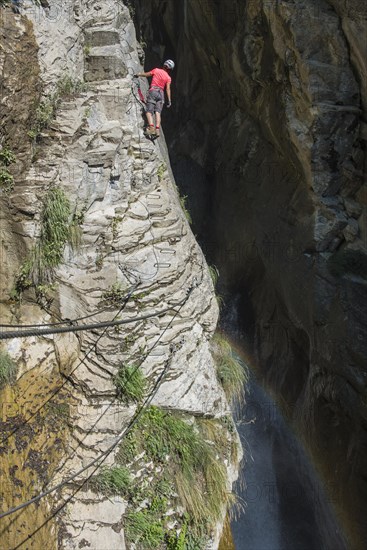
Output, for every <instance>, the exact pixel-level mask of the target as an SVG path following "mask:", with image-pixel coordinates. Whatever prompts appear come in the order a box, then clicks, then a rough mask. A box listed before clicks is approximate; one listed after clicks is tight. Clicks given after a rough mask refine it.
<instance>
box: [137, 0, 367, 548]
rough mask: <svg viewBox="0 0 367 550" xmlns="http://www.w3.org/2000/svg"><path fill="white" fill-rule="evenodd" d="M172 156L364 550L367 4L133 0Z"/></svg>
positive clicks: (283, 396) (204, 239)
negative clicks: (164, 89)
mask: <svg viewBox="0 0 367 550" xmlns="http://www.w3.org/2000/svg"><path fill="white" fill-rule="evenodd" d="M134 6H135V22H136V26H137V29H138V35H139V36H140V38H141V39H142V40H144V41H145V42H146V44H147V47H146V52H147V58H146V63H145V67H146V69H147V70H148V69H150V68H151V67H152V66H153V65H155V64H157V63H159V62H160V61H161V59H162V57H172V58H173V59H174V60H175V61H176V63H177V70H176V72H175V78H174V80H175V87H174V90H173V109H174V114H173V116H172V117H171V118H170V120H169V121H168V128H167V131H166V135H167V136H168V142H169V150H170V155H171V161H172V167H173V170H174V173H175V176H176V181H177V182H178V185H179V187H180V189H181V191H182V193H184V194H186V195H188V206H189V209H190V211H191V213H192V216H193V228H194V231H195V233H196V234H197V237H198V240H199V242H200V243H201V244H202V246H203V247H204V249H205V251H206V254H207V257H208V258H209V259H210V261H211V262H212V263H214V264H215V265H216V266H217V267H218V268H219V271H220V275H221V279H220V280H221V286H222V291H223V293H224V299H225V300H226V299H227V302H228V303H229V302H231V300H232V301H233V299H235V300H236V303H237V304H238V307H239V310H240V319H241V323H242V327H243V329H244V333H245V335H246V338H247V347H248V351H249V352H250V353H251V354H252V357H253V360H254V362H255V363H256V364H257V367H258V369H259V371H260V373H261V376H263V377H264V378H265V379H266V381H267V383H268V384H269V386H270V387H271V388H272V389H273V391H274V392H275V393H276V395H277V396H278V398H279V400H280V402H281V403H282V405H283V406H284V409H285V410H286V411H287V414H288V416H289V418H290V420H291V423H292V425H293V427H294V428H295V429H296V430H297V431H298V433H299V435H300V437H302V438H303V439H304V441H305V442H306V444H307V446H308V448H309V449H310V452H311V453H312V455H313V458H314V461H315V463H316V464H317V465H318V468H319V470H320V471H321V472H322V474H323V476H324V479H325V483H326V486H327V487H328V489H329V493H330V498H331V499H332V502H333V504H334V505H335V507H336V510H337V512H338V514H339V517H340V519H341V521H342V522H343V524H344V525H345V526H346V529H347V532H348V537H349V543H350V547H351V548H360V549H362V548H365V546H366V539H367V534H366V524H365V518H364V510H365V507H366V494H367V492H366V489H367V487H366V467H365V458H364V457H365V454H366V444H367V434H366V412H367V411H366V375H367V373H366V357H367V344H366V342H367V339H366V328H367V319H366V298H367V248H366V245H367V240H366V239H367V226H366V219H367V186H366V159H367V157H366V140H367V112H366V104H367V95H366V82H367V80H366V76H367V68H366V59H367V55H366V54H367V39H366V36H367V8H366V4H365V2H362V1H358V0H355V1H348V0H346V1H340V2H339V1H338V0H330V1H326V0H317V1H316V0H300V1H297V2H294V1H291V0H288V1H287V0H279V1H276V0H274V1H267V0H251V1H250V0H248V1H245V2H243V1H238V2H236V1H232V0H231V1H230V0H228V1H226V0H224V1H221V2H218V1H216V0H198V1H195V2H194V1H193V0H185V1H182V2H179V3H173V2H158V1H155V0H151V1H150V2H145V1H144V2H142V1H138V0H137V1H135V2H134Z"/></svg>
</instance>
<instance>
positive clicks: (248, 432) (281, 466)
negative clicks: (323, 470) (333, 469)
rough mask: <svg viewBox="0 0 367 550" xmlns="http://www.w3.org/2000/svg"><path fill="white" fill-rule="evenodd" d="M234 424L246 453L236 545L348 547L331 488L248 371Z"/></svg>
mask: <svg viewBox="0 0 367 550" xmlns="http://www.w3.org/2000/svg"><path fill="white" fill-rule="evenodd" d="M232 305H234V304H232ZM229 309H230V311H229V312H228V310H227V316H226V319H225V321H224V323H223V325H224V328H225V331H226V333H227V335H230V339H231V340H232V342H234V343H235V346H236V347H237V349H238V350H239V349H240V348H241V347H243V344H244V340H243V335H241V333H240V330H239V329H238V327H239V324H238V323H237V322H236V321H237V320H238V312H237V311H236V308H235V307H233V308H229ZM231 309H232V311H231ZM240 353H241V352H240ZM236 424H237V429H238V432H239V434H240V438H241V441H242V445H243V448H244V453H245V459H244V461H243V465H242V469H241V472H240V478H239V482H238V483H237V486H236V487H235V492H236V493H237V495H238V496H239V501H240V502H242V509H240V510H239V511H238V512H237V514H236V517H235V518H234V519H233V520H232V523H231V528H232V535H233V541H234V545H235V549H236V550H347V549H348V545H347V544H346V542H345V539H344V535H343V531H342V529H341V527H340V525H339V524H338V521H337V519H336V516H335V514H334V510H333V497H332V491H326V490H325V488H324V487H323V485H322V482H321V480H320V478H319V476H318V474H317V472H316V470H315V468H314V466H313V464H312V463H311V462H310V459H309V457H308V455H307V454H306V452H305V450H304V448H303V447H302V444H301V443H300V442H299V440H298V439H297V438H296V436H295V434H294V432H293V431H292V430H291V429H290V427H289V426H288V424H287V423H286V421H285V419H284V417H283V415H282V413H281V411H280V409H279V408H278V407H277V406H276V404H275V402H274V400H273V399H272V398H271V396H270V395H269V394H268V393H267V392H266V391H265V390H264V389H263V387H262V384H261V381H258V380H256V378H255V376H254V375H253V374H250V380H249V383H248V385H247V395H246V404H245V405H243V406H242V409H241V410H239V411H238V412H237V422H236Z"/></svg>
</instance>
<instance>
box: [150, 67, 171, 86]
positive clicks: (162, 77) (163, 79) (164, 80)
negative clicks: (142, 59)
mask: <svg viewBox="0 0 367 550" xmlns="http://www.w3.org/2000/svg"><path fill="white" fill-rule="evenodd" d="M150 72H151V73H152V75H153V80H152V83H151V85H150V89H152V88H153V87H154V86H157V87H158V88H161V89H162V90H164V88H165V87H166V85H167V84H170V83H171V81H172V78H171V77H170V75H169V74H168V73H167V71H165V70H164V69H152V70H151V71H150Z"/></svg>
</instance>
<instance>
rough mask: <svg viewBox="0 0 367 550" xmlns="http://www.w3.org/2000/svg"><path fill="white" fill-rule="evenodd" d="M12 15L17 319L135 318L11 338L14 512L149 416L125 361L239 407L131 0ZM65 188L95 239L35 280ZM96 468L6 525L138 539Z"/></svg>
mask: <svg viewBox="0 0 367 550" xmlns="http://www.w3.org/2000/svg"><path fill="white" fill-rule="evenodd" d="M0 13H1V17H2V19H3V26H2V43H3V44H5V49H1V50H0V63H1V65H2V67H3V72H2V74H3V76H4V84H3V96H2V106H3V107H5V109H4V113H5V114H4V115H2V116H3V118H2V122H3V126H2V134H3V144H5V143H7V145H8V146H9V147H10V148H11V149H12V150H13V151H14V153H15V154H16V156H17V161H16V163H15V167H14V170H13V173H14V187H13V189H12V190H10V191H8V192H7V193H5V191H4V190H3V191H1V193H2V195H1V203H2V217H1V239H2V261H1V304H0V305H1V318H2V322H3V323H8V324H9V325H15V324H20V325H24V324H28V325H29V324H34V325H42V324H43V325H46V326H48V325H49V324H50V323H51V322H57V321H62V320H65V319H66V320H69V321H70V320H77V321H74V323H73V324H74V325H75V324H85V323H89V324H95V323H104V322H111V321H116V320H121V319H124V320H126V321H128V323H127V324H122V325H120V326H115V327H102V328H98V327H95V328H94V329H93V330H89V331H82V332H67V333H60V334H54V335H48V336H44V337H39V336H29V337H27V338H24V339H19V338H14V339H11V340H6V341H4V342H3V344H2V351H4V352H6V353H7V354H8V355H9V356H10V357H11V358H12V359H13V360H14V361H16V362H17V364H18V367H19V370H18V381H17V383H16V384H15V386H13V387H12V388H11V389H6V390H4V391H6V392H7V393H6V395H5V394H4V395H5V399H4V402H5V403H8V404H9V407H8V408H7V410H6V411H4V416H3V418H2V421H3V428H4V430H5V432H4V433H5V434H6V438H5V439H4V440H3V442H2V447H1V472H2V475H3V478H2V479H6V483H7V485H6V487H7V488H6V490H5V485H4V486H3V487H2V499H3V509H4V510H5V509H8V508H11V507H13V506H15V505H17V504H19V503H20V502H23V501H24V500H27V499H29V498H32V497H33V496H34V495H35V494H38V493H39V492H40V491H41V490H47V489H48V488H49V487H52V486H55V485H56V484H57V483H59V482H61V481H63V480H65V479H66V478H68V477H69V476H72V475H74V474H75V473H76V472H78V471H79V470H80V469H81V468H82V467H83V466H87V464H88V463H90V462H91V461H93V460H94V459H95V458H96V457H98V455H100V454H101V452H104V451H106V450H107V449H109V448H110V447H111V446H112V445H113V444H114V443H115V442H116V441H117V439H118V437H119V436H120V434H121V433H123V431H124V429H126V427H127V425H128V423H129V422H130V420H131V418H132V416H133V415H134V413H135V411H136V405H131V406H124V405H122V404H121V402H119V401H118V400H117V399H116V388H115V385H114V383H113V377H114V375H115V374H116V373H117V372H118V369H119V366H120V365H121V362H134V363H135V364H136V363H139V365H140V368H141V370H142V372H143V374H144V376H145V377H146V379H147V381H148V385H149V388H150V390H153V389H154V388H155V386H156V383H157V380H158V379H160V377H162V376H163V378H162V382H161V384H160V385H159V386H158V387H157V388H156V389H155V391H154V393H153V394H152V398H151V400H150V402H151V404H153V405H157V406H161V407H164V408H165V409H168V410H174V411H180V412H182V413H186V414H189V415H191V416H192V415H194V416H201V417H203V416H204V417H212V418H213V417H217V418H220V417H222V416H225V415H227V414H228V411H229V407H228V403H227V401H226V398H225V395H224V392H223V390H222V388H221V387H220V386H219V384H218V382H217V379H216V374H215V366H214V363H213V359H212V356H211V353H210V350H209V344H208V342H209V340H210V338H211V336H212V335H213V332H214V330H215V327H216V323H217V318H218V306H217V302H216V299H215V295H214V291H213V285H212V282H211V279H210V275H209V272H208V270H207V266H206V263H205V259H204V256H203V254H202V252H201V250H200V248H199V246H198V245H197V243H196V241H195V238H194V236H193V234H192V232H191V230H190V228H189V224H188V222H187V220H186V219H185V216H184V213H183V212H182V209H181V207H180V201H179V197H178V194H177V191H176V189H175V186H174V184H173V182H172V177H171V172H170V167H169V160H168V155H167V151H166V149H165V145H164V140H163V138H162V139H161V140H160V142H159V143H158V142H155V143H153V142H150V141H147V140H146V139H145V138H144V137H143V133H142V129H143V118H142V116H141V108H140V106H139V104H138V102H137V101H136V98H135V96H134V94H133V91H132V87H131V85H132V79H131V76H132V75H133V74H134V73H135V72H136V71H137V70H140V63H139V58H138V53H137V51H138V44H137V43H136V38H135V30H134V26H133V23H132V21H131V17H130V14H129V10H128V9H127V8H126V7H125V6H124V5H123V4H122V3H121V2H118V1H117V0H107V1H103V2H99V1H97V0H90V1H87V2H85V1H83V2H79V1H78V0H65V1H62V2H56V1H55V2H53V1H51V2H50V6H49V7H48V8H42V7H41V6H35V5H34V4H33V3H31V2H24V4H23V9H22V14H21V15H20V16H18V15H14V14H13V13H12V12H11V10H10V9H5V10H1V12H0ZM14 45H16V48H15V50H14V49H13V53H10V52H11V49H12V47H13V46H14ZM80 80H84V81H85V82H87V83H88V87H85V86H82V85H81V84H80V82H79V81H80ZM56 83H57V85H56ZM23 90H25V92H24V91H23ZM41 92H42V97H40V94H41ZM40 99H41V100H42V103H41V107H38V110H37V105H39V101H40ZM41 115H42V117H43V118H42V119H41V118H40V116H41ZM45 119H47V120H45ZM18 122H19V124H21V126H20V125H18ZM41 122H42V123H41ZM32 125H33V126H32ZM29 130H31V132H29ZM27 132H28V133H27ZM20 163H22V165H21V166H20ZM50 189H58V190H62V192H63V193H64V194H65V196H66V197H67V198H68V199H69V201H70V204H71V210H72V214H73V219H74V220H75V224H74V225H75V228H76V231H77V233H78V235H79V240H80V241H81V242H80V244H79V246H77V245H75V246H74V247H72V246H71V245H70V244H67V245H66V247H65V250H64V254H63V258H62V261H61V262H59V265H58V266H56V267H54V268H53V269H52V270H51V273H48V274H47V277H46V276H45V279H44V280H39V281H38V283H37V281H36V282H34V281H33V283H31V282H30V281H29V280H28V279H27V277H28V276H29V272H27V270H26V267H25V266H26V263H25V262H26V261H27V259H28V260H29V258H31V257H32V253H33V252H34V250H35V249H34V246H35V243H37V242H42V238H43V237H42V235H43V231H44V230H43V229H42V223H44V216H45V215H44V214H42V211H43V208H44V206H43V205H44V202H45V197H46V196H47V193H48V191H49V190H50ZM32 251H33V252H32ZM26 274H27V275H26ZM22 277H23V278H22ZM16 281H18V283H17V284H18V290H17V292H18V296H17V298H18V299H16V300H14V292H13V298H11V294H12V291H14V286H16ZM25 281H26V284H24V283H25ZM21 283H22V284H23V287H22V288H20V296H19V285H20V286H21ZM19 297H21V299H20V300H19ZM125 298H126V300H125ZM69 326H70V325H69ZM14 402H16V403H17V404H16V405H14ZM13 405H14V406H13ZM55 407H56V408H55ZM65 407H66V408H67V414H66V413H65ZM65 417H66V418H67V419H65ZM12 430H14V434H15V435H14V434H13V433H12ZM27 430H28V431H27ZM10 432H11V433H10ZM9 434H10V435H9ZM28 436H29V437H28ZM20 449H21V450H22V452H21V454H20V455H19V452H20V451H19V450H20ZM43 451H44V452H46V451H47V453H48V455H47V456H48V458H47V459H46V458H45V457H44V452H43ZM116 451H117V447H116V448H115V449H113V452H111V453H110V454H109V455H107V459H106V461H105V465H111V464H113V463H114V457H115V454H116ZM11 456H13V457H17V458H10V459H9V457H11ZM30 457H33V458H34V460H33V462H32V461H31V460H30ZM42 461H43V462H42ZM24 464H28V468H29V471H28V470H27V469H25V467H24ZM17 471H18V474H16V472H17ZM40 472H41V473H40ZM91 473H92V470H91V469H89V470H86V471H85V472H84V473H82V474H80V475H77V476H76V477H75V478H74V479H73V480H72V481H71V482H70V483H69V484H66V485H64V486H63V488H62V490H60V491H57V493H55V492H54V493H52V494H51V495H50V496H49V497H48V499H43V500H42V501H41V502H42V504H41V505H39V504H38V505H36V506H34V505H32V506H30V507H28V508H26V509H25V510H23V511H22V512H20V513H19V515H15V516H14V515H13V516H11V517H10V518H7V519H6V520H2V522H3V524H2V527H1V537H2V542H3V544H4V545H5V546H6V547H9V548H10V547H13V546H14V547H15V546H17V545H18V544H21V542H22V541H24V540H26V539H27V537H29V536H30V535H31V537H30V539H29V542H27V547H29V548H41V547H45V548H46V547H47V548H56V547H58V548H65V549H66V548H67V549H73V548H82V547H88V548H95V549H97V548H98V549H99V550H101V549H103V548H106V549H107V548H108V550H112V549H116V550H117V549H119V550H121V549H122V548H125V542H124V529H123V522H124V512H125V508H126V502H124V501H123V500H122V499H121V498H119V497H114V498H112V499H111V498H107V497H106V496H103V495H101V494H98V493H96V492H95V491H94V492H93V491H91V490H90V489H88V490H84V489H83V490H81V491H80V492H77V493H76V494H74V490H75V487H76V485H75V484H77V483H78V482H81V481H82V480H84V479H85V478H86V476H87V475H90V474H91ZM41 474H42V475H41ZM229 475H231V476H232V477H233V476H234V475H235V474H234V472H231V474H229ZM14 484H16V485H17V486H19V487H20V488H21V489H19V491H18V493H17V492H15V493H14V491H13V489H14ZM73 495H74V496H73ZM65 499H66V500H65ZM62 503H64V504H65V505H64V507H63V508H62V509H61V510H59V512H58V513H56V514H55V515H52V513H53V512H57V511H58V506H60V505H61V504H62ZM35 510H36V512H35ZM8 520H9V521H8ZM35 527H39V529H38V530H36V531H35V532H34V528H35ZM216 544H217V543H213V545H214V546H216ZM214 546H213V547H214Z"/></svg>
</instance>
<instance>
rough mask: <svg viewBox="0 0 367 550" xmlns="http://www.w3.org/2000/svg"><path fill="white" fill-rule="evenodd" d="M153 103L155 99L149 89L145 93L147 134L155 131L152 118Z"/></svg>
mask: <svg viewBox="0 0 367 550" xmlns="http://www.w3.org/2000/svg"><path fill="white" fill-rule="evenodd" d="M155 104H156V100H155V97H154V92H152V90H149V92H148V94H147V107H146V116H147V121H148V128H147V129H146V133H147V134H148V135H153V134H154V133H155V128H154V120H153V113H154V109H155Z"/></svg>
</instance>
